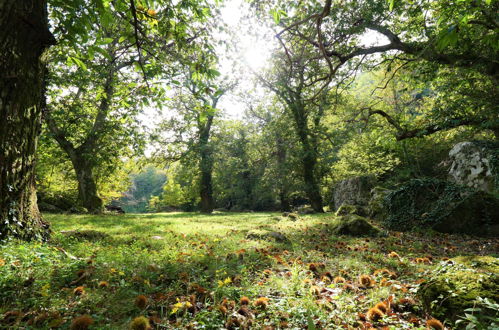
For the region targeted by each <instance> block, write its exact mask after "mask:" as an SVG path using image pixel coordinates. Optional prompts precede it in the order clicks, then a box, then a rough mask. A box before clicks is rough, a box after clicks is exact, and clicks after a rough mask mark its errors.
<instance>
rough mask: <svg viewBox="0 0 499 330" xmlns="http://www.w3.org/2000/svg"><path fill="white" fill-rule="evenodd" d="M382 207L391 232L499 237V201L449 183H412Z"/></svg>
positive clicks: (386, 199)
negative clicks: (421, 230) (418, 230)
mask: <svg viewBox="0 0 499 330" xmlns="http://www.w3.org/2000/svg"><path fill="white" fill-rule="evenodd" d="M383 204H384V207H385V209H386V212H387V216H386V217H385V218H384V219H383V222H384V224H385V225H386V226H387V227H388V228H390V229H395V230H411V229H414V228H417V227H419V228H431V229H434V230H436V231H439V232H445V233H463V234H471V235H479V236H497V235H499V199H498V198H496V197H495V196H493V195H492V194H489V193H486V192H483V191H473V190H471V189H469V188H467V187H464V186H458V185H455V184H452V183H450V182H446V181H442V180H437V179H432V178H423V179H414V180H410V181H408V182H406V183H404V184H403V185H401V186H400V187H399V188H398V189H397V190H395V191H392V192H391V193H390V194H388V195H387V196H386V197H385V198H384V199H383Z"/></svg>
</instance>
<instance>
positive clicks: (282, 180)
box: [276, 136, 291, 212]
mask: <svg viewBox="0 0 499 330" xmlns="http://www.w3.org/2000/svg"><path fill="white" fill-rule="evenodd" d="M276 148H277V171H278V179H279V202H280V204H281V205H280V209H281V211H282V212H291V203H290V202H289V197H288V189H287V188H288V184H287V182H286V180H287V179H286V176H285V175H284V169H285V166H286V156H287V155H286V148H285V146H284V141H283V139H282V138H281V137H280V136H278V137H277V139H276Z"/></svg>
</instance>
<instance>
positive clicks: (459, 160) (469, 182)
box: [449, 141, 499, 192]
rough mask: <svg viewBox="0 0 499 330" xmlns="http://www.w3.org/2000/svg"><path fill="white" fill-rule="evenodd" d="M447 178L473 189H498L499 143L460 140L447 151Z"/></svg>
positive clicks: (490, 190) (487, 190) (492, 190)
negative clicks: (449, 164) (448, 166)
mask: <svg viewBox="0 0 499 330" xmlns="http://www.w3.org/2000/svg"><path fill="white" fill-rule="evenodd" d="M449 158H450V161H451V166H450V169H449V180H450V181H452V182H455V183H457V184H460V185H464V186H468V187H470V188H473V189H475V190H482V191H486V192H494V191H498V190H499V186H498V184H499V168H498V167H499V143H495V142H489V141H475V142H461V143H458V144H456V145H455V146H454V147H453V148H452V149H451V151H450V152H449Z"/></svg>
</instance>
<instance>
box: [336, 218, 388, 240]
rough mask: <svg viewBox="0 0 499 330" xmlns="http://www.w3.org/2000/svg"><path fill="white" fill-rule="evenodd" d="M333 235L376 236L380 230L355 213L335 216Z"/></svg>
mask: <svg viewBox="0 0 499 330" xmlns="http://www.w3.org/2000/svg"><path fill="white" fill-rule="evenodd" d="M332 232H333V234H335V235H348V236H373V237H374V236H378V235H379V234H380V232H381V231H380V230H379V229H378V228H376V227H374V226H373V225H371V224H370V223H369V222H368V221H367V219H366V218H364V217H361V216H359V215H356V214H349V215H345V216H340V217H337V218H336V223H335V224H334V225H333V227H332Z"/></svg>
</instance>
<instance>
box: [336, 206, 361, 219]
mask: <svg viewBox="0 0 499 330" xmlns="http://www.w3.org/2000/svg"><path fill="white" fill-rule="evenodd" d="M348 214H356V215H360V216H361V217H365V216H366V215H367V211H366V208H365V207H362V206H360V205H350V204H343V205H341V206H340V208H339V209H338V211H336V216H343V215H348Z"/></svg>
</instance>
